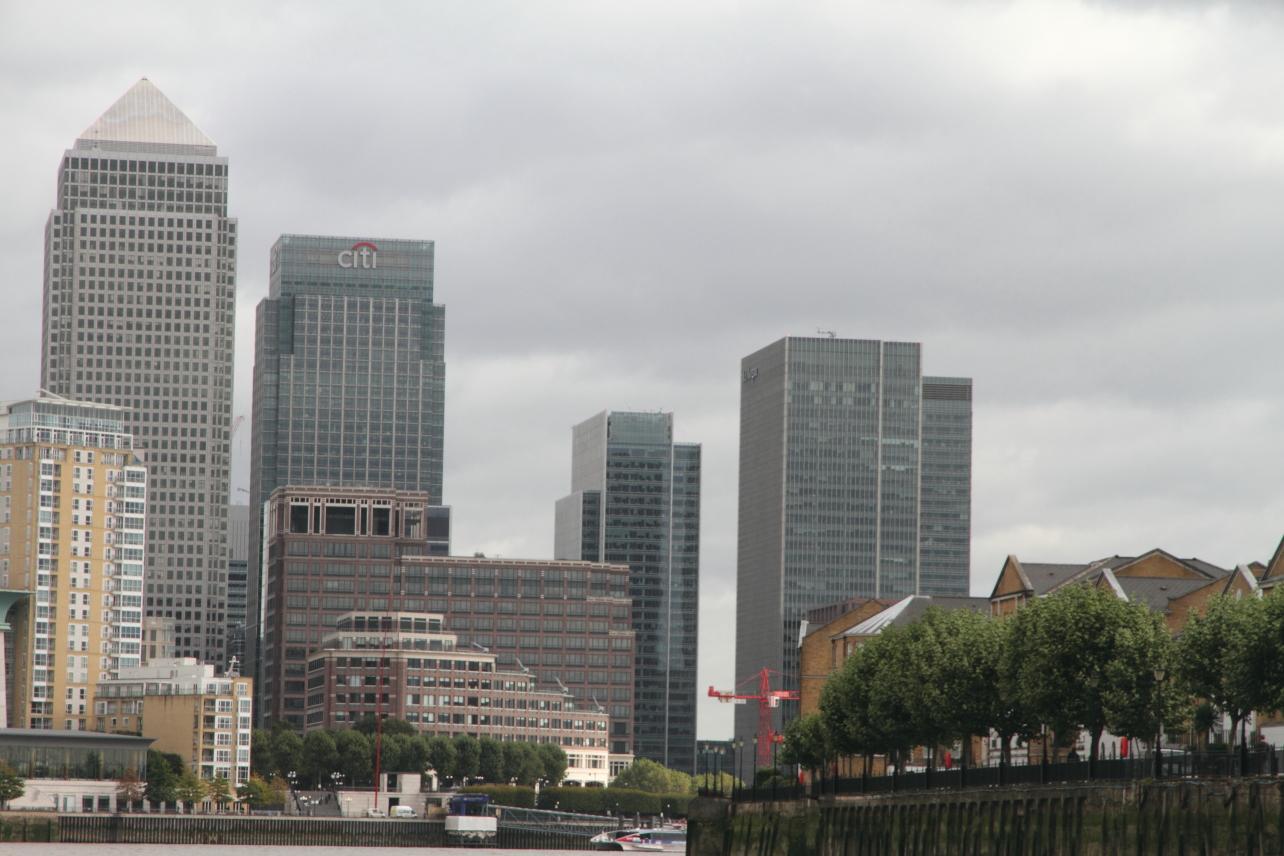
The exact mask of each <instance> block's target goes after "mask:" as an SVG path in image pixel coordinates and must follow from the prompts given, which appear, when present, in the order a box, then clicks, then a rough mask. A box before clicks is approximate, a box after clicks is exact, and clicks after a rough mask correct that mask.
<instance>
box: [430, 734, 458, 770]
mask: <svg viewBox="0 0 1284 856" xmlns="http://www.w3.org/2000/svg"><path fill="white" fill-rule="evenodd" d="M426 751H427V754H428V766H430V767H432V769H434V770H436V771H437V775H438V776H440V777H442V778H446V779H454V778H455V777H456V774H457V771H458V766H459V760H458V759H459V753H458V751H457V750H456V749H455V743H454V741H453V740H451V739H450V738H448V737H443V736H441V735H440V734H435V735H433V736H432V737H429V738H428V740H427V745H426Z"/></svg>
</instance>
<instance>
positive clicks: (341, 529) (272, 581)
mask: <svg viewBox="0 0 1284 856" xmlns="http://www.w3.org/2000/svg"><path fill="white" fill-rule="evenodd" d="M446 512H447V510H446V509H444V508H441V507H440V506H433V505H430V504H429V498H428V495H427V494H426V493H422V492H414V491H396V490H387V489H373V488H371V489H364V490H363V489H358V488H326V487H298V488H296V487H292V486H286V487H282V488H277V489H276V490H275V491H273V493H272V496H271V497H269V499H268V503H267V506H266V511H265V515H264V538H265V544H264V557H265V558H264V562H265V567H266V569H267V570H266V578H265V581H264V589H263V591H264V604H263V617H262V627H263V638H262V670H261V671H262V674H263V679H262V680H261V681H259V682H258V684H257V686H258V687H259V693H258V694H259V696H260V697H261V699H260V704H259V708H258V710H259V714H260V716H261V717H263V718H264V719H265V720H266V722H267V723H269V724H271V723H275V722H278V721H279V722H284V723H285V724H287V725H289V726H291V727H292V728H294V729H296V730H300V731H301V730H302V729H303V726H304V710H305V707H306V701H307V698H306V696H307V694H306V687H305V681H306V679H307V663H308V655H309V654H310V653H311V652H312V651H314V650H316V649H317V648H319V647H320V645H321V642H322V640H323V638H324V637H325V636H326V635H327V634H329V633H330V632H332V631H333V630H334V628H335V626H336V624H337V622H338V620H339V616H341V615H343V614H344V613H347V612H351V611H352V610H353V609H356V608H357V607H363V608H369V609H375V610H386V609H391V608H392V605H393V604H394V603H395V602H396V601H397V600H398V599H399V598H400V597H401V592H402V591H403V589H404V587H405V583H404V582H403V575H404V571H403V563H404V562H405V561H407V560H408V559H409V557H411V556H416V555H423V554H433V553H436V554H444V553H446V552H447V550H448V545H449V542H450V528H449V527H450V519H449V516H448V514H447V513H446Z"/></svg>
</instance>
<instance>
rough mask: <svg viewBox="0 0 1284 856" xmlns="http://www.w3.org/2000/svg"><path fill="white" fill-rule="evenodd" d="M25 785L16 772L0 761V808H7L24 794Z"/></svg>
mask: <svg viewBox="0 0 1284 856" xmlns="http://www.w3.org/2000/svg"><path fill="white" fill-rule="evenodd" d="M26 790H27V783H26V782H25V781H24V780H23V778H22V777H21V776H19V775H18V773H17V771H16V770H14V769H13V767H10V766H9V765H8V764H6V763H5V762H4V761H0V808H8V807H9V803H10V802H11V801H13V800H16V799H17V798H18V797H20V796H22V795H23V794H24V793H26Z"/></svg>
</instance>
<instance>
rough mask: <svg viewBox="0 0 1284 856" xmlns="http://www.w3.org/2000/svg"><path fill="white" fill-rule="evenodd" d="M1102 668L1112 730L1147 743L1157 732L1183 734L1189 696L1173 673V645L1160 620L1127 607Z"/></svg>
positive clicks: (1133, 606) (1138, 608) (1137, 607)
mask: <svg viewBox="0 0 1284 856" xmlns="http://www.w3.org/2000/svg"><path fill="white" fill-rule="evenodd" d="M1125 616H1126V619H1127V620H1126V622H1125V623H1124V625H1123V626H1122V627H1120V628H1119V631H1118V634H1117V635H1116V637H1115V656H1114V659H1113V660H1111V661H1110V664H1109V665H1108V666H1107V667H1106V676H1107V690H1106V694H1105V702H1106V719H1107V724H1108V725H1109V728H1110V730H1111V732H1113V733H1114V734H1125V735H1127V736H1129V737H1136V738H1141V739H1143V740H1145V741H1147V742H1151V741H1152V740H1154V738H1156V737H1157V736H1158V735H1159V733H1160V730H1161V729H1162V730H1165V731H1168V732H1173V731H1182V730H1184V728H1185V722H1186V721H1187V719H1188V717H1189V713H1190V704H1189V699H1190V696H1189V694H1188V693H1186V692H1185V691H1184V689H1183V688H1182V687H1181V683H1180V681H1178V680H1177V679H1176V675H1174V666H1175V662H1174V655H1175V653H1176V647H1175V645H1174V643H1173V639H1172V636H1171V635H1170V634H1169V632H1168V627H1167V625H1166V624H1165V623H1164V619H1163V616H1161V615H1160V614H1159V613H1158V612H1155V611H1153V610H1151V609H1149V608H1147V607H1146V606H1144V605H1142V604H1140V603H1137V604H1129V606H1128V609H1127V611H1126V613H1125Z"/></svg>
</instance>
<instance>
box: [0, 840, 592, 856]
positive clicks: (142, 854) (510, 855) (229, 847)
mask: <svg viewBox="0 0 1284 856" xmlns="http://www.w3.org/2000/svg"><path fill="white" fill-rule="evenodd" d="M424 850H430V851H431V852H432V856H541V854H542V856H582V854H583V852H584V851H582V850H581V851H572V850H481V849H478V848H475V847H472V848H468V849H459V848H455V847H432V848H427V847H262V846H259V845H237V844H17V843H12V842H5V843H3V844H0V853H3V854H4V856H98V854H104V856H251V854H253V856H313V854H316V856H409V854H411V853H415V852H421V851H424Z"/></svg>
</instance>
